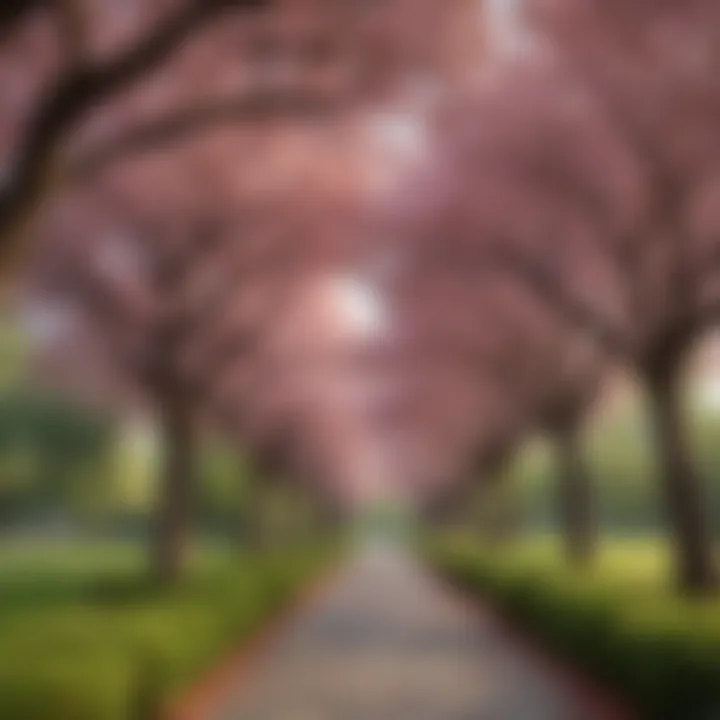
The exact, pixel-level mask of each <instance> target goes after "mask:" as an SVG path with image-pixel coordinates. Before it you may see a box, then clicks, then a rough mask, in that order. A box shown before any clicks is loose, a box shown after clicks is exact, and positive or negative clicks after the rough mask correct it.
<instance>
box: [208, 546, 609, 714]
mask: <svg viewBox="0 0 720 720" xmlns="http://www.w3.org/2000/svg"><path fill="white" fill-rule="evenodd" d="M577 702H578V701H577V698H576V699H575V700H574V701H573V700H571V699H570V697H569V695H568V694H567V693H566V692H565V691H564V690H563V689H561V688H560V687H559V686H558V685H557V684H556V682H555V681H554V680H552V679H551V678H550V676H549V675H548V674H547V673H546V671H545V670H544V669H541V668H540V667H539V666H538V665H537V663H535V662H534V661H533V660H531V659H529V658H527V657H525V655H524V653H522V652H521V651H519V650H518V649H517V646H516V645H514V644H513V643H512V642H510V641H509V640H508V638H507V637H506V636H505V635H504V633H503V631H502V629H501V628H500V627H499V626H498V624H497V623H496V622H495V621H494V620H493V619H492V618H491V617H490V616H489V615H488V616H485V615H483V614H482V613H481V612H480V613H479V612H477V610H475V609H473V610H470V609H469V608H467V607H466V606H465V605H464V604H463V603H462V602H461V601H459V600H458V599H457V598H456V597H455V596H453V594H452V593H451V592H449V591H448V590H446V589H445V588H444V587H442V586H441V585H440V584H438V583H437V582H436V581H435V580H434V579H433V578H432V577H431V576H430V575H428V574H427V573H426V572H425V571H424V570H423V569H422V568H420V567H419V566H418V565H417V564H416V563H415V562H414V561H413V560H412V559H411V558H408V557H405V556H404V555H402V554H401V553H398V552H389V551H386V552H379V551H375V552H372V553H369V552H368V553H365V554H364V555H362V556H361V557H358V558H357V559H356V560H354V561H353V563H352V564H351V566H349V567H348V568H347V569H345V570H344V571H343V572H342V573H341V575H340V577H339V578H337V580H336V581H335V582H334V584H333V585H332V587H331V588H330V589H329V590H328V591H327V592H326V593H324V594H323V596H322V597H321V598H320V599H318V600H316V601H315V602H314V603H312V604H311V606H310V607H308V608H307V609H306V610H304V611H303V612H302V613H300V615H299V616H298V617H297V618H295V620H294V621H293V623H292V625H291V627H289V628H288V630H287V631H286V632H285V633H284V634H283V636H282V637H280V638H278V639H277V641H276V642H275V643H273V644H272V646H271V647H270V648H269V649H268V650H267V651H266V652H265V654H264V657H262V658H260V660H259V661H258V663H257V664H256V666H255V667H253V668H252V669H251V671H250V673H249V674H246V675H245V676H244V677H243V678H242V679H241V681H239V683H238V687H237V688H235V689H234V691H233V693H232V695H231V696H230V697H226V698H224V699H223V700H222V702H221V707H219V708H218V709H217V710H216V711H215V712H214V713H211V714H210V715H209V716H208V720H595V718H596V716H594V715H593V714H592V713H591V712H590V711H589V710H587V709H583V708H580V707H578V706H577V704H576V703H577ZM574 703H575V704H574Z"/></svg>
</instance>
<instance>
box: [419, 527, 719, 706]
mask: <svg viewBox="0 0 720 720" xmlns="http://www.w3.org/2000/svg"><path fill="white" fill-rule="evenodd" d="M662 554H663V553H662V551H661V550H660V549H659V548H656V549H655V553H652V552H651V551H649V549H648V547H647V544H640V543H632V542H627V543H624V544H623V545H622V546H616V548H615V551H613V552H612V553H610V555H609V556H608V557H606V558H605V559H604V560H603V561H602V562H601V563H600V565H599V567H598V568H597V569H595V570H592V571H588V572H587V573H585V574H578V573H575V572H573V571H572V569H570V568H569V567H566V566H565V565H564V564H563V563H562V561H561V560H560V559H559V557H558V556H556V555H553V554H552V553H551V552H545V551H538V550H537V549H535V550H533V549H532V548H520V549H515V550H512V549H510V550H507V551H504V552H500V553H495V554H491V553H490V552H488V551H487V550H486V549H483V548H481V547H479V546H478V545H477V544H476V543H474V542H472V541H468V540H466V539H457V538H455V539H452V540H443V541H438V542H434V543H432V544H431V547H429V548H428V556H429V558H430V560H431V562H432V563H433V564H434V565H435V566H436V567H437V568H439V570H440V571H441V572H442V573H444V574H445V575H446V576H448V577H449V578H450V579H451V580H452V581H453V582H455V583H457V584H458V585H460V586H462V587H463V588H465V589H467V590H470V591H471V592H474V593H478V594H482V595H483V596H484V597H487V598H489V599H490V600H491V601H493V602H496V603H497V604H498V606H499V607H502V608H503V609H504V610H506V611H507V612H508V614H509V615H510V616H511V617H514V618H515V619H516V620H518V621H519V622H520V623H521V624H522V625H524V626H525V627H526V628H527V629H528V630H529V631H531V632H532V633H533V634H535V635H536V636H537V637H538V638H539V639H542V640H543V641H544V642H545V643H546V644H547V645H548V646H549V647H551V648H553V649H555V650H556V651H558V652H559V653H560V654H562V655H564V656H565V657H567V658H568V659H569V660H572V661H574V662H575V663H577V664H578V665H579V666H580V667H581V668H582V669H584V670H586V671H587V672H589V673H592V674H593V675H595V676H596V677H597V678H599V679H601V680H602V681H604V682H605V683H607V684H608V686H611V687H614V688H615V689H616V690H617V691H618V692H619V693H620V694H621V695H623V696H624V697H626V698H627V699H628V701H629V702H630V703H631V704H633V705H634V706H635V707H636V708H637V709H638V711H639V712H640V714H641V715H640V716H641V717H643V718H653V719H657V720H710V719H711V718H715V717H720V602H715V601H707V600H706V601H701V600H692V599H688V598H681V597H679V596H677V595H676V594H675V592H674V591H673V590H671V586H670V584H669V583H668V582H667V581H666V580H665V581H664V580H663V577H666V576H664V574H663V572H661V570H660V569H661V568H664V567H665V565H666V563H665V562H663V561H662V560H661V556H662Z"/></svg>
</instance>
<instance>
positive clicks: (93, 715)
mask: <svg viewBox="0 0 720 720" xmlns="http://www.w3.org/2000/svg"><path fill="white" fill-rule="evenodd" d="M0 547H1V546H0ZM3 550H4V552H3V553H2V560H0V637H1V638H2V641H1V642H0V718H8V719H10V718H12V720H48V719H49V718H52V719H53V720H154V719H155V718H159V717H161V716H162V711H163V708H164V707H166V706H167V704H168V703H169V702H171V701H172V700H173V699H174V698H175V697H176V695H177V694H178V693H180V692H182V690H183V689H184V688H185V687H186V686H187V685H188V683H191V682H192V681H193V680H195V679H196V678H197V677H198V676H199V675H200V674H201V673H202V672H203V671H205V670H206V669H208V668H210V667H211V666H212V665H214V664H215V663H216V662H218V660H220V659H221V658H222V656H223V655H224V654H225V653H226V652H228V651H229V650H230V649H231V648H233V647H235V646H236V645H237V643H238V642H239V641H241V640H242V639H243V638H244V637H247V636H248V635H250V634H252V633H253V632H255V631H257V629H258V628H259V627H260V626H262V624H263V623H265V622H266V621H267V620H268V619H269V618H270V616H271V615H272V614H273V613H274V612H277V611H278V610H279V609H280V607H281V606H282V605H284V604H285V603H287V602H289V601H290V599H291V598H292V597H293V596H294V595H295V594H296V592H297V591H298V590H299V589H300V587H301V586H302V585H304V584H305V583H306V582H307V581H308V580H309V578H310V577H311V576H312V575H313V574H314V573H317V572H319V570H320V568H321V567H322V566H323V565H324V564H325V563H326V562H328V561H329V559H330V557H331V555H332V550H329V549H328V548H327V546H320V545H318V546H313V547H302V548H294V549H287V550H283V551H282V552H280V551H274V552H267V553H264V554H262V555H258V554H252V553H246V554H240V553H238V552H237V551H233V552H229V551H223V550H222V549H218V548H212V547H206V548H203V549H202V550H201V551H200V552H198V553H197V554H196V557H195V558H194V561H193V563H192V568H191V571H190V572H189V573H188V577H187V579H186V580H185V581H183V582H182V583H181V584H180V585H179V586H178V587H177V588H174V589H158V588H153V587H152V586H150V585H148V584H147V583H146V582H145V581H144V580H143V579H142V578H143V577H144V572H143V568H144V564H143V554H142V550H141V548H140V547H138V546H134V545H130V544H122V543H111V544H105V543H102V544H97V545H94V546H84V545H82V546H81V545H78V544H69V543H64V544H61V545H57V546H50V547H48V546H46V545H42V544H37V545H35V546H27V545H22V546H11V547H8V548H3Z"/></svg>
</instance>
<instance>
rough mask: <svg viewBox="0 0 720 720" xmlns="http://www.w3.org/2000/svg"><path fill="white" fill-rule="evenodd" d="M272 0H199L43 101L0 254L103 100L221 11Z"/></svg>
mask: <svg viewBox="0 0 720 720" xmlns="http://www.w3.org/2000/svg"><path fill="white" fill-rule="evenodd" d="M269 1H270V0H226V1H225V2H220V1H213V0H193V2H191V3H190V4H188V5H186V6H184V7H183V9H182V10H180V11H178V12H177V13H176V14H175V15H174V16H173V17H171V18H169V19H167V20H165V21H164V22H162V23H161V24H160V25H159V27H156V28H155V29H154V30H153V31H152V32H150V33H149V34H148V35H147V36H146V37H144V38H143V39H141V40H140V41H138V42H137V43H136V44H135V45H134V46H133V47H132V48H131V49H130V50H128V51H127V52H125V53H123V54H121V55H120V56H119V57H115V58H113V59H111V60H109V61H107V62H104V63H101V64H98V65H90V66H86V65H80V66H77V67H75V68H74V69H73V70H72V71H70V72H69V73H68V74H67V75H66V76H65V77H63V78H62V79H61V80H60V81H59V82H58V84H57V86H56V87H55V89H54V90H53V91H52V92H51V93H50V94H49V95H48V96H47V97H46V98H45V100H44V101H43V102H41V104H40V107H39V108H38V110H37V111H36V113H35V116H34V118H33V119H32V120H31V122H30V123H29V126H28V130H27V132H26V134H25V137H24V139H23V141H22V143H21V145H20V148H19V151H18V154H17V158H16V161H15V163H14V167H15V170H14V172H13V173H12V174H11V177H10V179H9V181H8V182H7V183H6V184H5V186H4V187H3V189H2V191H1V192H0V259H2V258H3V256H6V255H7V254H8V253H9V252H10V251H11V250H13V249H15V247H16V246H17V244H18V242H19V240H18V235H19V233H20V230H21V229H22V226H23V224H24V222H25V221H26V220H27V219H29V216H30V215H31V214H32V211H33V210H34V209H35V206H36V204H37V203H38V202H39V201H40V200H41V199H42V197H43V195H44V194H45V192H46V191H47V189H48V186H49V184H50V183H52V182H53V180H54V177H55V176H56V175H57V174H58V173H59V172H60V171H61V169H62V168H60V167H59V162H58V160H59V158H58V155H59V154H60V152H61V149H62V145H63V141H64V140H65V139H66V138H67V136H68V135H69V134H70V132H71V131H72V130H73V129H75V128H76V127H77V125H78V124H79V123H80V122H81V121H82V120H83V119H85V117H86V116H87V114H88V113H89V112H90V111H91V110H92V109H93V108H95V107H97V106H98V105H99V104H100V103H102V102H103V101H106V100H108V99H109V98H110V97H112V96H113V95H116V94H118V93H119V92H121V91H122V90H124V89H126V88H127V87H129V86H131V85H132V84H133V83H134V82H136V81H137V80H138V79H139V78H140V77H142V76H143V75H144V74H146V73H149V72H151V71H153V70H155V69H156V68H157V67H159V66H160V65H161V64H162V63H163V62H164V61H165V60H166V59H167V58H168V57H169V56H170V55H171V54H172V53H173V52H174V51H175V50H176V49H177V48H178V47H179V46H180V45H181V44H182V42H183V41H184V40H185V39H186V38H187V37H188V36H190V35H191V34H193V33H196V32H198V31H199V30H200V29H201V28H202V27H203V26H204V25H206V24H207V23H208V22H209V21H210V20H212V19H214V18H216V17H217V16H218V15H219V14H220V13H221V12H223V11H226V10H229V9H233V8H238V9H249V8H256V7H258V6H263V5H265V4H266V3H267V2H269Z"/></svg>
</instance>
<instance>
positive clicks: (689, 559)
mask: <svg viewBox="0 0 720 720" xmlns="http://www.w3.org/2000/svg"><path fill="white" fill-rule="evenodd" d="M680 372H681V370H680V365H679V363H665V364H663V365H661V367H659V368H655V369H653V371H651V372H647V373H646V374H645V383H646V387H647V391H648V394H649V399H650V403H651V413H652V418H651V419H652V422H653V426H654V430H655V443H656V453H657V457H658V459H659V462H660V468H659V473H660V481H661V484H662V488H661V489H662V496H663V501H664V505H665V513H666V516H667V519H668V522H669V523H670V528H671V531H672V535H673V541H674V551H675V555H676V568H677V576H678V581H679V583H680V587H681V589H682V590H684V591H685V592H688V593H700V594H707V593H711V592H714V591H715V590H717V588H718V574H717V568H716V566H715V560H714V557H713V543H712V533H711V531H710V523H709V517H708V515H707V514H706V506H705V503H706V498H705V497H704V495H705V494H704V492H703V487H702V481H701V479H700V477H699V475H698V474H697V472H696V470H695V468H694V467H693V464H692V458H691V456H690V455H691V453H690V450H689V448H688V447H687V444H686V439H685V436H684V427H683V418H682V407H681V401H680Z"/></svg>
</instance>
